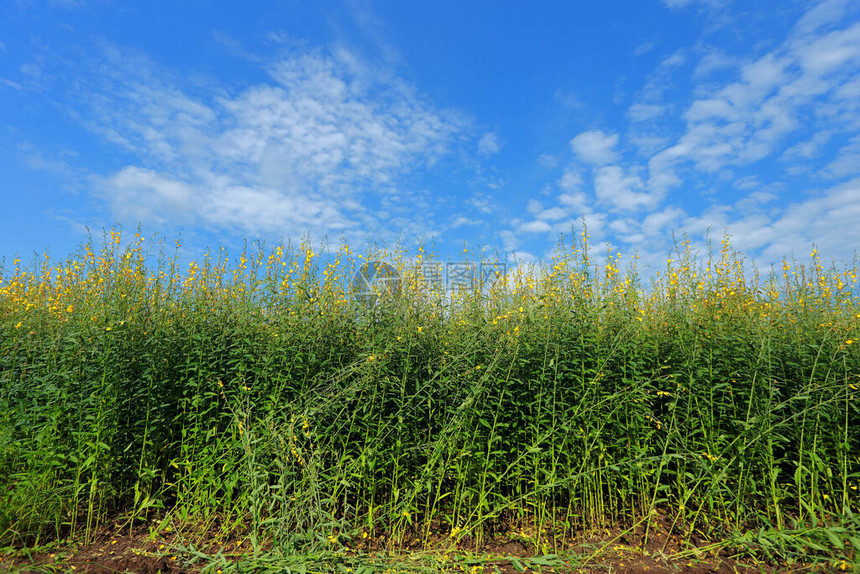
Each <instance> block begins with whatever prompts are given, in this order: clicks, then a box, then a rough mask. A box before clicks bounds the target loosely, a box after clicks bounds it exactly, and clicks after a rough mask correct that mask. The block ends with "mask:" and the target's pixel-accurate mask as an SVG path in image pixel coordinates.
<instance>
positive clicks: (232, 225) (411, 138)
mask: <svg viewBox="0 0 860 574" xmlns="http://www.w3.org/2000/svg"><path fill="white" fill-rule="evenodd" d="M361 64H362V63H361V61H360V60H359V58H358V57H357V56H355V55H354V54H352V53H349V52H348V51H346V50H344V49H338V50H335V51H334V53H327V52H325V51H322V50H319V51H315V52H310V53H295V54H289V55H287V56H285V57H283V58H280V59H278V60H276V61H273V62H271V63H270V64H268V65H267V66H266V70H267V71H268V73H269V75H270V78H271V82H269V83H261V84H257V85H252V86H250V87H247V88H245V89H243V90H240V91H238V92H236V93H231V90H230V89H229V87H226V86H204V88H205V89H203V90H201V89H200V87H196V88H195V87H194V86H193V85H190V86H189V85H183V83H182V82H181V81H179V79H177V78H175V77H173V78H171V75H170V73H169V71H166V70H156V68H155V66H154V65H153V64H152V63H151V62H150V61H148V60H147V59H146V58H143V57H141V56H136V55H132V54H129V53H127V52H125V51H123V50H121V49H119V48H117V47H115V46H108V47H106V48H105V50H104V52H103V56H102V59H101V60H100V61H98V62H96V68H97V69H98V72H97V73H96V75H95V77H94V81H95V82H97V85H98V86H99V89H98V90H94V89H93V90H89V91H87V93H86V94H85V96H86V101H87V102H88V108H87V109H86V110H84V111H83V112H82V113H81V121H82V122H83V123H84V124H85V125H86V126H87V127H88V128H90V129H91V130H93V131H94V132H96V133H98V134H100V135H101V136H102V137H103V138H104V139H105V140H106V141H108V142H110V143H111V144H114V145H117V146H119V147H120V148H122V149H124V150H125V151H127V152H129V153H131V154H133V155H134V156H135V157H137V160H136V161H134V163H132V164H129V165H126V166H123V167H122V168H120V169H119V170H117V171H116V172H114V173H112V174H104V175H102V176H100V177H98V178H97V181H98V184H99V190H100V192H101V194H102V197H104V198H105V199H106V200H107V202H108V203H109V205H110V207H111V209H112V211H113V212H114V213H115V214H117V215H118V216H121V217H128V218H130V219H135V220H143V221H153V222H156V223H165V222H172V223H182V222H194V223H197V224H202V225H205V226H208V227H210V228H214V229H218V228H224V229H231V230H235V231H237V232H239V233H251V234H258V233H264V232H265V233H281V234H283V235H285V236H297V235H301V234H303V233H306V232H312V233H314V234H326V233H344V232H352V233H358V234H361V235H367V234H368V233H373V232H376V231H379V232H383V231H385V232H390V233H393V234H395V235H396V233H397V232H398V231H400V230H398V229H394V230H392V229H388V227H389V226H388V225H384V224H383V223H382V222H381V221H379V220H378V218H377V215H375V214H379V216H380V218H381V216H382V211H381V210H383V209H384V210H385V213H384V215H386V216H387V218H388V222H390V221H392V220H395V221H400V222H401V223H403V222H404V221H405V222H407V223H409V224H410V225H412V226H413V227H414V228H416V229H426V223H427V222H426V220H424V219H422V214H420V213H415V211H414V210H412V209H411V206H412V205H413V203H414V201H415V199H416V198H415V197H413V192H412V191H410V190H409V188H408V187H407V188H404V187H403V184H404V183H405V182H406V181H407V178H409V177H410V175H411V174H416V173H419V172H421V171H423V170H426V169H429V168H430V167H432V166H433V165H434V164H435V163H436V162H438V161H439V160H440V159H441V158H444V157H445V156H446V155H448V154H449V153H450V152H451V150H452V148H453V146H455V145H457V143H456V142H457V138H459V137H460V134H461V133H462V132H463V130H464V129H465V126H466V123H465V121H464V120H463V119H462V118H461V117H460V116H459V115H458V114H455V113H453V112H448V111H445V110H440V109H436V108H435V107H434V106H433V105H432V104H431V103H430V102H428V101H427V100H426V99H424V98H422V97H421V96H420V95H419V94H418V93H417V91H416V90H415V88H414V87H412V86H410V85H409V84H407V83H405V82H404V81H402V80H400V79H398V78H396V77H394V78H391V79H390V80H387V81H381V80H380V79H379V78H377V77H375V76H373V75H372V74H371V73H369V72H367V71H366V69H365V68H364V67H363V66H362V65H361ZM483 145H484V148H485V149H487V150H489V148H491V147H492V145H493V142H492V141H486V142H484V144H483ZM495 145H498V144H497V143H496V144H495ZM398 217H399V218H400V219H398Z"/></svg>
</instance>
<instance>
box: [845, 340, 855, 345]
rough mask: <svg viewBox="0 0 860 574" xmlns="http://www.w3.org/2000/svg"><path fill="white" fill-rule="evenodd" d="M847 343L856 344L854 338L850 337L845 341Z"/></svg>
mask: <svg viewBox="0 0 860 574" xmlns="http://www.w3.org/2000/svg"><path fill="white" fill-rule="evenodd" d="M845 344H846V345H853V344H854V339H848V340H846V341H845Z"/></svg>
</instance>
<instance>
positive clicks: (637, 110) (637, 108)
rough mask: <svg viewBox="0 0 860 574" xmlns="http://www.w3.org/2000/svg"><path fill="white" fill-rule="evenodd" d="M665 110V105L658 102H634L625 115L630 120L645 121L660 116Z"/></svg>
mask: <svg viewBox="0 0 860 574" xmlns="http://www.w3.org/2000/svg"><path fill="white" fill-rule="evenodd" d="M665 112H666V106H663V105H659V104H643V103H635V104H633V105H632V106H630V108H629V109H628V110H627V117H628V118H629V119H630V121H632V122H646V121H648V120H652V119H654V118H656V117H659V116H662V115H663V114H664V113H665Z"/></svg>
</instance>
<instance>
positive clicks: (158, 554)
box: [0, 526, 833, 574]
mask: <svg viewBox="0 0 860 574" xmlns="http://www.w3.org/2000/svg"><path fill="white" fill-rule="evenodd" d="M171 539H178V536H176V535H173V536H167V537H161V538H155V539H153V538H152V537H151V536H150V532H149V528H148V527H144V528H139V529H138V530H137V531H135V532H132V533H130V532H129V530H128V528H124V529H120V528H118V526H113V527H110V528H105V529H104V530H103V531H102V532H100V533H99V535H98V536H97V537H96V538H95V540H94V541H92V542H90V543H89V544H86V545H74V546H68V547H65V548H57V549H54V550H52V551H39V552H30V553H28V552H26V551H24V550H18V551H16V552H14V553H12V554H7V555H5V556H4V555H2V554H0V574H2V573H7V572H21V573H24V572H74V573H75V574H77V573H87V574H89V573H99V574H106V573H111V574H116V573H120V572H133V573H135V574H157V573H163V574H196V573H198V572H199V571H200V569H201V566H202V564H200V563H198V564H197V565H193V564H192V565H189V564H187V563H186V561H185V560H184V557H183V556H182V555H179V554H175V553H172V552H171V548H172V546H173V545H172V544H171ZM446 541H447V542H446ZM210 543H211V545H210V547H209V548H208V549H206V548H204V552H205V551H207V550H208V551H210V552H212V553H215V552H218V551H219V550H220V551H225V553H226V550H225V549H226V548H227V547H229V549H230V551H232V552H233V553H234V554H233V555H232V556H233V557H234V560H241V556H242V554H243V553H246V552H248V551H249V550H250V549H249V548H248V544H247V543H245V544H241V543H237V541H235V540H233V541H229V543H228V544H225V543H224V542H223V541H219V542H218V543H217V544H216V540H214V539H212V538H210ZM203 546H205V545H203ZM349 546H350V547H351V548H353V549H354V550H355V551H359V552H361V553H362V554H363V555H365V556H368V558H369V559H370V560H373V561H374V562H375V563H376V564H379V565H380V570H384V569H385V567H384V564H386V562H383V559H382V556H383V554H382V553H381V552H379V551H380V550H383V549H384V547H385V546H387V544H386V543H385V541H384V539H377V541H369V540H368V541H361V542H358V541H357V542H356V543H355V544H354V545H353V544H349ZM405 546H407V547H409V546H411V545H410V544H409V543H408V542H406V544H405ZM433 546H434V549H433V550H434V551H436V552H437V559H436V560H434V561H433V563H435V564H437V566H438V568H439V570H440V571H447V572H460V573H466V572H470V573H477V572H483V573H487V574H489V573H491V572H500V573H503V574H520V573H522V572H543V573H549V572H582V573H588V574H590V573H598V572H607V573H609V572H611V573H613V574H634V573H648V574H681V573H684V574H711V573H720V574H722V573H725V574H730V573H731V574H735V573H749V574H753V573H756V574H758V573H776V572H810V571H816V572H827V571H832V570H833V567H832V565H831V566H828V567H824V568H819V569H816V568H811V567H809V566H800V565H795V566H788V565H785V564H782V565H779V564H767V563H762V562H758V561H755V560H753V559H750V558H738V557H732V556H729V555H727V554H725V552H724V551H722V550H720V549H719V548H717V547H713V549H711V548H712V547H708V546H707V545H706V544H704V543H702V542H701V541H688V542H687V543H682V541H681V540H679V539H677V538H674V537H672V536H669V535H667V534H666V532H665V531H664V530H663V529H661V528H660V527H659V526H658V527H656V528H653V529H652V530H651V531H650V532H649V533H648V541H647V544H646V543H645V536H644V532H642V531H639V532H635V531H634V532H621V531H618V532H611V531H605V532H600V533H594V534H593V535H592V536H590V537H588V538H584V539H583V540H579V541H577V543H576V544H574V545H570V546H568V547H567V548H566V550H567V551H568V552H570V551H573V552H574V553H575V554H577V555H580V556H592V558H591V559H589V560H588V561H587V562H586V563H585V564H571V563H569V562H565V561H564V560H563V559H558V558H552V557H542V556H536V555H535V554H536V553H535V548H534V547H533V546H532V545H531V544H530V543H529V542H528V540H527V539H526V538H525V537H523V536H521V535H519V534H514V535H506V536H504V537H499V538H496V539H492V540H488V541H486V542H485V543H484V544H483V545H482V547H481V553H480V554H481V560H480V561H478V560H474V561H471V562H470V561H464V558H466V557H474V556H475V554H474V548H475V541H474V540H469V539H462V540H460V543H459V545H458V546H454V545H452V544H451V543H450V539H443V538H442V537H440V538H439V539H437V540H436V541H435V543H434V544H433ZM198 547H200V546H198ZM696 547H699V548H698V550H697V549H696ZM416 550H418V549H417V548H416ZM547 551H548V552H552V550H551V549H550V550H547V549H544V552H547ZM374 554H376V555H377V556H376V557H375V558H376V559H375V560H374ZM355 555H356V554H355V552H354V551H353V553H352V556H355ZM441 555H444V556H445V557H447V558H446V559H445V560H443V561H442V562H439V560H438V556H441ZM431 556H432V555H428V562H429V561H430V560H431ZM473 564H474V565H475V566H476V567H473V566H472V565H473ZM391 566H392V568H391V572H397V571H398V570H399V569H398V568H397V566H396V562H392V563H391ZM481 566H483V569H481Z"/></svg>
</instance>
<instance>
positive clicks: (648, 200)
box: [594, 165, 656, 211]
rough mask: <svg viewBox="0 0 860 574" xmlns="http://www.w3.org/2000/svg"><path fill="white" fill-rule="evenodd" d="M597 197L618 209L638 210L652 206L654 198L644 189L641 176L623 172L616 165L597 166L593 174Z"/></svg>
mask: <svg viewBox="0 0 860 574" xmlns="http://www.w3.org/2000/svg"><path fill="white" fill-rule="evenodd" d="M594 191H595V193H596V194H597V199H599V200H600V201H602V202H605V203H608V204H609V205H611V206H612V207H613V208H614V209H616V210H619V211H638V210H641V209H644V208H648V207H653V206H654V205H655V203H656V198H655V197H654V196H652V195H650V194H648V193H647V192H646V191H645V184H644V182H643V181H642V178H641V177H639V176H638V175H636V174H631V173H625V171H624V169H622V168H621V167H619V166H617V165H611V166H606V167H601V168H599V169H598V170H597V171H596V172H595V174H594Z"/></svg>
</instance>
